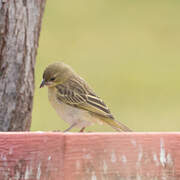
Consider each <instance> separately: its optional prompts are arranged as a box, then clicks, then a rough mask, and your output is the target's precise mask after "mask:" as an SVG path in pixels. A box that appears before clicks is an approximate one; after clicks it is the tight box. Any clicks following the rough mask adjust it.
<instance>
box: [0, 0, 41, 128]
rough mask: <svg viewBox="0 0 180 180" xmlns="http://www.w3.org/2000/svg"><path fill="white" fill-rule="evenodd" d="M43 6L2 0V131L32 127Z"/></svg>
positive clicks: (23, 0)
mask: <svg viewBox="0 0 180 180" xmlns="http://www.w3.org/2000/svg"><path fill="white" fill-rule="evenodd" d="M44 6H45V0H0V131H26V130H29V128H30V124H31V111H32V103H33V92H34V67H35V58H36V52H37V47H38V39H39V33H40V27H41V20H42V15H43V11H44Z"/></svg>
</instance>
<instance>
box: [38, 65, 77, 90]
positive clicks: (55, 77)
mask: <svg viewBox="0 0 180 180" xmlns="http://www.w3.org/2000/svg"><path fill="white" fill-rule="evenodd" d="M73 74H74V72H73V70H72V69H71V67H70V66H68V65H67V64H64V63H63V62H57V63H53V64H50V65H49V66H48V67H47V68H46V69H45V71H44V73H43V80H42V83H41V85H40V88H41V87H43V86H45V85H46V86H48V87H53V86H56V85H58V84H61V83H63V82H64V81H66V80H67V79H68V78H69V77H70V76H72V75H73Z"/></svg>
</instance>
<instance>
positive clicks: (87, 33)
mask: <svg viewBox="0 0 180 180" xmlns="http://www.w3.org/2000/svg"><path fill="white" fill-rule="evenodd" d="M179 7H180V1H177V0H175V1H171V0H160V1H142V0H134V1H132V0H127V1H122V0H119V1H117V0H111V1H105V0H98V1H97V0H91V1H89V0H76V1H74V0H70V1H66V0H61V1H59V0H54V1H47V4H46V9H45V15H44V19H43V25H42V31H41V36H40V43H39V49H38V56H37V62H36V89H35V97H34V108H33V118H32V128H31V129H32V130H62V129H65V128H67V126H68V125H67V124H66V123H65V122H64V121H62V120H61V119H60V118H59V117H58V116H57V115H56V112H55V111H54V110H53V108H52V107H51V106H50V104H49V102H48V96H47V88H43V89H39V84H40V82H41V79H42V73H43V70H44V69H45V67H46V66H47V65H48V64H50V63H52V62H55V61H58V60H62V61H64V62H65V63H68V64H69V65H71V66H72V67H73V68H74V69H75V70H76V71H77V72H78V73H79V74H80V75H81V76H82V77H83V78H85V79H86V80H87V81H88V83H89V84H90V85H91V87H92V88H93V89H94V90H95V92H96V93H97V94H98V95H99V96H100V97H102V99H103V100H104V101H105V102H106V104H107V105H108V106H109V107H110V109H111V111H112V113H113V114H114V116H115V117H116V119H118V120H120V121H121V122H123V123H125V124H126V125H127V126H128V127H130V128H132V129H133V130H134V131H179V130H180V11H179ZM88 129H89V130H91V131H113V130H112V129H111V128H110V127H108V126H100V125H95V126H92V127H90V128H88ZM76 130H77V129H74V131H76Z"/></svg>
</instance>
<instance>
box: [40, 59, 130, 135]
mask: <svg viewBox="0 0 180 180" xmlns="http://www.w3.org/2000/svg"><path fill="white" fill-rule="evenodd" d="M44 86H47V87H48V99H49V101H50V103H51V105H52V107H53V108H54V109H55V110H56V112H57V114H58V115H59V116H60V118H61V119H63V120H64V121H65V122H67V123H68V124H69V125H70V126H69V127H68V128H67V129H66V130H64V132H68V131H70V130H71V129H72V128H74V127H76V128H79V129H80V132H83V131H84V130H85V128H86V127H88V126H90V125H92V124H94V123H96V122H99V123H100V124H108V125H110V126H111V127H112V128H114V129H115V130H116V131H124V132H130V131H131V129H129V128H128V127H127V126H125V125H124V124H122V123H121V122H119V121H117V120H116V119H115V118H114V116H113V115H112V114H111V112H110V110H109V108H108V107H107V106H106V104H105V103H104V102H103V100H102V99H101V98H100V97H99V96H97V95H96V94H95V92H94V91H93V90H92V88H91V87H90V86H89V85H88V84H87V82H86V81H85V80H84V79H83V78H82V77H81V76H79V75H78V74H77V73H76V72H75V71H74V70H73V69H72V68H71V67H70V66H69V65H67V64H65V63H63V62H55V63H52V64H50V65H48V66H47V67H46V69H45V70H44V73H43V79H42V82H41V84H40V88H42V87H44Z"/></svg>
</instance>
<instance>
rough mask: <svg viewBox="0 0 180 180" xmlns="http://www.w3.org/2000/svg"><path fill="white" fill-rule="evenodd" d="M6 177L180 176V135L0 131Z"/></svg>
mask: <svg viewBox="0 0 180 180" xmlns="http://www.w3.org/2000/svg"><path fill="white" fill-rule="evenodd" d="M0 180H180V133H51V132H48V133H43V132H31V133H30V132H22V133H21V132H16V133H0Z"/></svg>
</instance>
